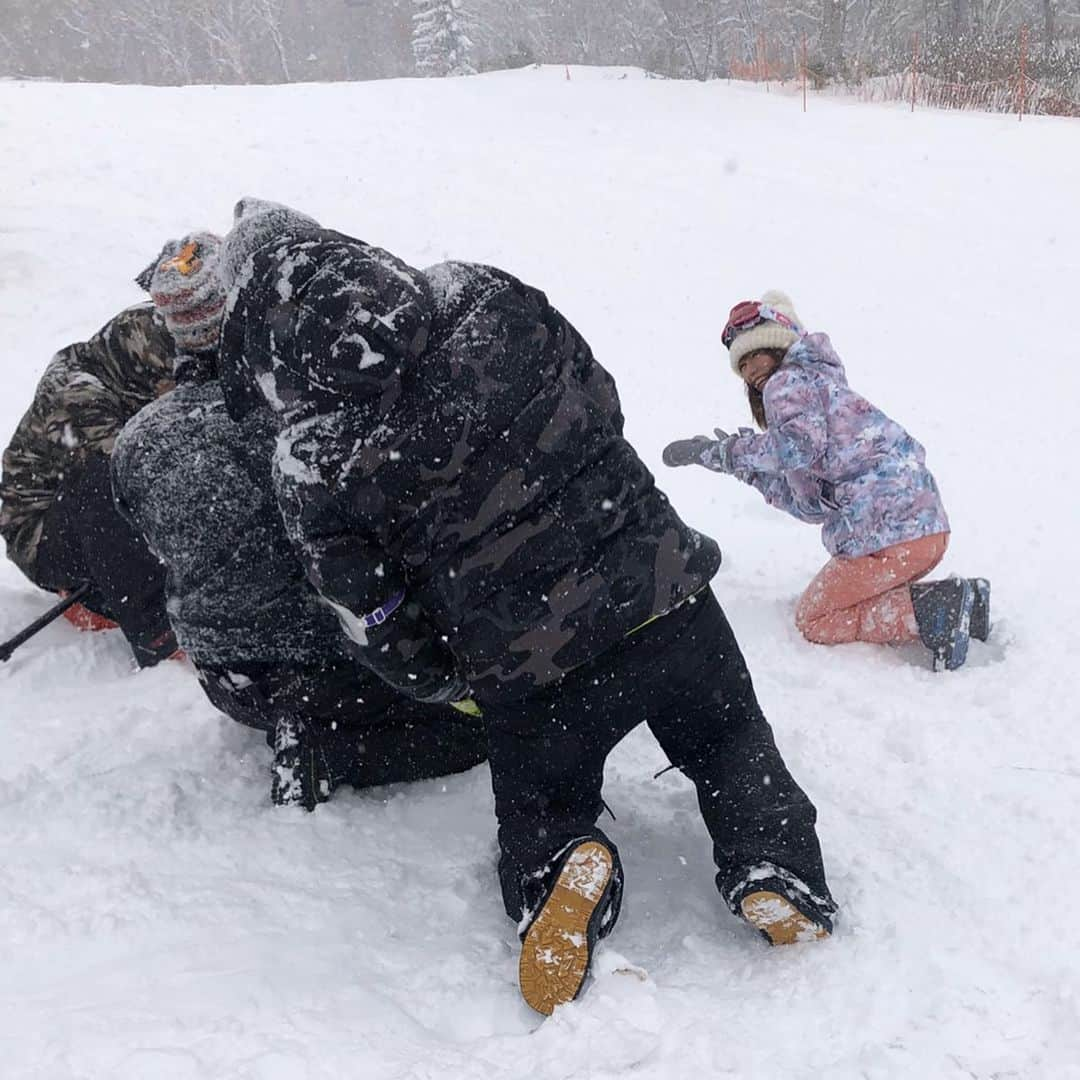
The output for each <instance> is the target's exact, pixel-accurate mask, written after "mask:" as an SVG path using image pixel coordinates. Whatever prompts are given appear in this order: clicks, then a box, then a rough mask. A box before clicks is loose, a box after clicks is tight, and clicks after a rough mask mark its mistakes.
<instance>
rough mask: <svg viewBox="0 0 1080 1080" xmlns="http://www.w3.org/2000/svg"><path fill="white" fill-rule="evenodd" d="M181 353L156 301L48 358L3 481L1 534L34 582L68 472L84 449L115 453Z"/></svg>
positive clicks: (163, 385)
mask: <svg viewBox="0 0 1080 1080" xmlns="http://www.w3.org/2000/svg"><path fill="white" fill-rule="evenodd" d="M174 354H175V347H174V345H173V341H172V338H171V337H170V336H169V334H168V332H167V331H166V329H165V327H164V324H163V323H162V322H161V321H160V319H159V318H158V317H157V316H156V315H155V313H154V306H153V304H140V305H137V306H136V307H131V308H128V309H127V310H126V311H122V312H121V313H120V314H119V315H117V316H116V318H114V319H112V320H111V321H110V322H109V323H107V324H106V325H105V326H104V327H103V328H102V329H101V330H99V331H98V332H97V333H96V334H95V335H94V336H93V337H92V338H91V339H90V340H89V341H84V342H80V343H78V344H76V345H69V346H68V347H67V348H66V349H61V350H60V352H58V353H57V354H56V355H55V356H54V357H53V358H52V360H51V361H50V362H49V365H48V367H47V368H46V369H45V374H44V375H43V376H42V377H41V381H40V382H39V383H38V386H37V390H36V392H35V394H34V400H33V403H32V404H31V405H30V408H29V409H28V410H27V412H26V415H25V416H23V418H22V420H20V421H19V426H18V427H17V428H16V429H15V434H14V435H13V436H12V439H11V442H10V444H9V445H8V447H7V449H6V450H5V451H4V460H3V470H4V471H3V478H2V480H0V500H2V505H0V535H3V537H4V540H5V541H6V543H7V554H8V558H10V559H11V560H12V561H13V562H14V563H15V564H16V565H17V566H18V567H19V569H21V570H22V571H23V573H25V574H26V575H27V577H29V578H30V579H31V580H35V573H34V568H35V563H36V560H37V549H38V543H39V541H40V539H41V528H42V523H43V520H44V517H45V513H46V511H47V510H48V509H49V507H50V506H51V505H52V502H53V499H54V498H55V497H56V491H57V488H58V487H59V485H60V481H61V479H62V477H63V474H64V470H65V469H66V468H68V467H69V464H70V463H71V461H72V460H73V459H78V458H79V457H80V456H81V455H84V454H88V453H102V454H109V453H111V452H112V448H113V442H114V440H115V439H116V436H117V434H118V432H119V431H120V429H121V428H122V427H123V426H124V424H125V423H126V422H127V421H128V420H129V419H130V418H131V417H132V416H134V415H135V413H137V412H138V411H139V410H140V409H141V408H142V407H143V406H144V405H145V404H146V403H147V402H149V401H152V400H153V399H154V398H155V397H157V396H158V394H160V393H161V392H162V390H163V389H166V388H168V387H169V386H171V380H172V364H173V357H174Z"/></svg>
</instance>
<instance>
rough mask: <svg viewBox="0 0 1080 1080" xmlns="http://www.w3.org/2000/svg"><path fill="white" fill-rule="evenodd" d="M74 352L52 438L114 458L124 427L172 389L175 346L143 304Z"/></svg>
mask: <svg viewBox="0 0 1080 1080" xmlns="http://www.w3.org/2000/svg"><path fill="white" fill-rule="evenodd" d="M73 348H74V349H76V350H78V355H77V356H75V357H74V358H73V362H72V363H70V364H69V375H68V379H67V382H66V384H65V386H64V388H63V391H62V394H61V397H60V401H59V405H58V408H56V409H54V410H53V412H52V415H51V418H50V429H51V436H52V438H54V439H56V440H59V441H60V442H61V443H62V444H63V445H64V446H66V447H68V448H69V449H87V450H99V451H101V452H102V453H105V454H108V453H111V452H112V448H113V443H114V442H115V441H116V436H117V435H118V434H119V433H120V429H121V428H122V427H123V426H124V424H126V423H127V422H128V420H130V419H131V418H132V417H133V416H134V415H135V414H136V413H137V412H138V411H139V410H140V409H141V408H142V407H143V406H144V405H147V404H149V403H150V402H151V401H153V400H154V399H155V398H157V397H159V396H160V395H161V394H163V393H164V392H165V391H166V390H169V389H171V388H172V386H173V382H172V367H173V359H174V357H175V353H176V350H175V346H174V345H173V342H172V338H171V337H170V336H169V333H168V331H167V330H166V329H165V326H164V324H163V323H162V322H161V320H160V319H159V317H158V316H157V315H156V313H155V311H154V308H153V305H151V304H140V305H139V306H137V307H133V308H128V309H127V311H123V312H121V313H120V314H119V315H118V316H117V317H116V318H115V319H113V320H112V321H111V322H109V323H108V324H107V325H106V326H105V327H103V328H102V329H101V330H100V331H98V333H97V334H95V335H94V336H93V337H92V338H91V339H90V340H89V341H88V342H86V344H85V345H83V346H73Z"/></svg>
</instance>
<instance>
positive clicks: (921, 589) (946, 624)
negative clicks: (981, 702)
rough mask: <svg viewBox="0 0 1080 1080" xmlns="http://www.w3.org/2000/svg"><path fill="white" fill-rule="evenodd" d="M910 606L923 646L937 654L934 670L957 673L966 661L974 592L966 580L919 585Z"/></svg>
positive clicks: (956, 579) (913, 593)
mask: <svg viewBox="0 0 1080 1080" xmlns="http://www.w3.org/2000/svg"><path fill="white" fill-rule="evenodd" d="M910 588H911V604H912V606H913V607H914V608H915V622H916V624H917V625H918V627H919V637H920V638H921V639H922V643H923V644H924V645H925V646H926V647H927V648H928V649H929V650H930V651H931V652H932V653H933V654H934V670H935V671H940V670H941V667H942V666H944V667H945V670H946V671H955V670H956V669H957V668H958V667H962V666H963V663H964V661H965V660H966V659H967V652H968V642H969V640H970V638H971V612H972V609H973V608H974V606H975V589H974V588H973V587H972V584H971V582H970V581H969V580H968V579H967V578H958V577H951V578H947V579H946V580H945V581H927V582H918V583H916V584H914V585H912V586H911V587H910Z"/></svg>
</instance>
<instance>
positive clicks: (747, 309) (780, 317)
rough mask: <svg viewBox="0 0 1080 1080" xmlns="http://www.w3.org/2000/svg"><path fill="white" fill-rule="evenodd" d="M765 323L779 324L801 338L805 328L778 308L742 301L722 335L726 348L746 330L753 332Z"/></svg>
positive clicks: (732, 313)
mask: <svg viewBox="0 0 1080 1080" xmlns="http://www.w3.org/2000/svg"><path fill="white" fill-rule="evenodd" d="M763 322H774V323H779V324H780V326H784V327H787V329H788V330H790V331H791V332H792V333H793V334H798V336H799V337H802V335H803V328H802V327H801V326H800V325H799V324H798V323H797V322H796V321H795V320H794V319H791V318H788V316H787V315H785V314H784V313H783V312H782V311H777V310H776V308H774V307H769V305H768V304H762V303H761V302H759V301H757V300H742V301H740V302H739V303H738V304H736V305H735V306H734V307H733V308H732V309H731V314H730V315H729V316H728V321H727V325H726V326H725V327H724V332H723V333H722V334H721V335H720V340H721V341H722V342H723V345H724V348H725V349H730V348H731V343H732V342H733V341H734V340H735V338H736V337H738V336H739V334H741V333H742V332H743V331H744V330H752V329H753V328H754V327H755V326H760V325H761V324H762V323H763Z"/></svg>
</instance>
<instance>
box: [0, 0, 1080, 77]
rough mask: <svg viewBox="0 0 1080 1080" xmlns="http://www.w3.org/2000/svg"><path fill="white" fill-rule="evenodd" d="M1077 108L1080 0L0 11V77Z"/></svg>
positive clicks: (512, 1) (116, 6)
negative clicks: (938, 92) (1046, 100)
mask: <svg viewBox="0 0 1080 1080" xmlns="http://www.w3.org/2000/svg"><path fill="white" fill-rule="evenodd" d="M1022 26H1024V27H1027V28H1028V30H1029V38H1028V41H1029V54H1028V69H1029V72H1030V73H1031V74H1032V75H1033V76H1035V77H1037V78H1043V79H1045V80H1048V81H1052V82H1054V83H1055V85H1057V86H1058V88H1059V89H1060V90H1061V92H1063V93H1073V94H1074V95H1076V96H1080V0H0V75H7V76H19V77H44V78H57V79H68V80H82V81H104V82H133V83H150V84H158V85H177V84H187V83H282V82H300V81H332V80H354V79H378V78H389V77H397V76H410V75H429V76H439V75H451V74H469V73H471V72H475V71H484V70H489V69H494V68H506V67H519V66H524V65H527V64H532V63H560V64H562V63H567V64H625V65H633V66H637V67H641V68H644V69H646V70H648V71H650V72H653V73H655V74H657V75H660V76H665V77H669V78H693V79H708V78H716V77H726V76H729V75H731V74H732V73H733V71H734V72H735V73H736V74H737V73H738V72H739V71H743V70H745V68H746V65H748V64H757V63H761V62H763V61H764V62H765V63H767V64H768V65H769V67H770V68H775V69H777V70H780V71H789V72H792V71H795V70H797V69H798V68H799V66H800V65H801V56H802V49H803V47H804V46H803V43H804V41H805V43H806V44H805V48H806V55H807V61H808V66H809V68H810V70H811V72H812V74H813V75H814V77H815V79H817V80H819V81H829V80H833V79H847V80H851V79H863V78H866V77H871V76H874V75H878V74H888V73H890V72H896V71H899V70H904V69H905V68H906V67H907V66H909V65H911V63H912V62H913V47H914V45H915V42H916V39H917V40H918V49H919V61H920V64H921V65H922V67H923V70H925V71H926V72H927V73H929V74H936V75H938V76H939V77H941V78H946V79H959V80H964V79H978V78H983V79H991V78H1000V77H1005V76H1007V74H1008V73H1009V72H1011V71H1013V70H1015V67H1016V63H1017V49H1018V32H1019V29H1020V27H1022Z"/></svg>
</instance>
